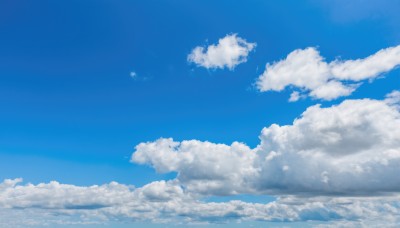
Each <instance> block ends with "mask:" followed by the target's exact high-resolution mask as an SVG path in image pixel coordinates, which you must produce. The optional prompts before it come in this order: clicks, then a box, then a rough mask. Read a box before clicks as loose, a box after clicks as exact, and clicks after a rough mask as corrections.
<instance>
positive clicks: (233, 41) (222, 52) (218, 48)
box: [187, 34, 256, 70]
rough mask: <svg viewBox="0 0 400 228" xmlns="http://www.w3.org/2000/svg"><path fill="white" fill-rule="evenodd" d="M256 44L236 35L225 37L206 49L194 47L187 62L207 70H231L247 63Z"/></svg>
mask: <svg viewBox="0 0 400 228" xmlns="http://www.w3.org/2000/svg"><path fill="white" fill-rule="evenodd" d="M255 47H256V43H249V42H247V41H246V40H245V39H243V38H240V37H238V36H237V34H232V35H226V36H225V37H224V38H221V39H219V41H218V44H216V45H214V44H212V45H209V46H208V47H201V46H198V47H195V48H194V49H193V50H192V52H191V53H190V54H189V55H188V57H187V60H188V61H189V62H192V63H195V64H196V65H197V66H201V67H205V68H207V69H217V68H220V69H223V68H225V67H226V68H228V69H230V70H233V69H234V68H235V67H236V66H237V65H239V64H240V63H244V62H247V56H248V55H249V53H250V52H251V51H252V50H254V48H255Z"/></svg>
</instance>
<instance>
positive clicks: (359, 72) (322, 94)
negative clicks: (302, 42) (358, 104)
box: [256, 46, 400, 101]
mask: <svg viewBox="0 0 400 228" xmlns="http://www.w3.org/2000/svg"><path fill="white" fill-rule="evenodd" d="M398 65H400V46H396V47H390V48H386V49H383V50H380V51H378V52H377V53H375V54H373V55H371V56H369V57H367V58H364V59H356V60H347V61H342V60H334V61H332V62H330V63H328V62H326V61H325V60H324V58H323V57H322V56H321V55H320V53H319V52H318V50H317V49H315V48H312V47H309V48H306V49H298V50H295V51H293V52H291V53H290V54H289V55H288V56H287V57H286V59H283V60H280V61H278V62H274V63H272V64H271V63H267V66H266V70H265V71H264V73H263V74H262V75H260V77H259V78H258V80H257V82H256V85H257V88H258V89H259V90H260V91H262V92H264V91H270V90H272V91H282V90H284V89H285V88H286V87H290V86H292V87H296V88H299V89H300V90H302V91H303V92H305V93H308V95H309V96H311V97H313V98H317V99H324V100H332V99H335V98H338V97H341V96H348V95H350V94H351V93H352V92H353V91H354V90H355V89H356V88H357V87H358V86H359V83H358V82H360V81H362V80H366V79H373V78H376V77H378V76H379V75H381V74H382V73H385V72H388V71H390V70H392V69H393V68H395V67H397V66H398ZM290 100H291V101H295V100H296V99H293V98H291V99H290Z"/></svg>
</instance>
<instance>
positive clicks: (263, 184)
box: [0, 91, 400, 227]
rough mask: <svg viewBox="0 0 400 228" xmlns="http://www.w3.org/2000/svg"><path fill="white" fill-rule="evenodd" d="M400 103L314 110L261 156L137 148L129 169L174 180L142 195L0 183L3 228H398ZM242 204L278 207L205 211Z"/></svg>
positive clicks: (219, 148) (181, 146)
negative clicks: (157, 226) (113, 226)
mask: <svg viewBox="0 0 400 228" xmlns="http://www.w3.org/2000/svg"><path fill="white" fill-rule="evenodd" d="M399 94H400V92H398V91H394V92H392V93H390V94H388V95H387V96H386V98H385V99H383V100H373V99H360V100H346V101H344V102H342V103H341V104H338V105H334V106H331V107H321V106H320V105H314V106H311V107H309V108H308V109H307V110H306V111H305V112H304V113H303V114H302V115H301V116H300V117H299V118H297V119H295V120H294V121H293V123H292V124H291V125H285V126H280V125H277V124H273V125H271V126H269V127H266V128H264V129H263V130H262V132H261V135H260V143H259V145H258V146H257V147H255V148H250V147H248V146H246V145H245V144H243V143H239V142H234V143H232V144H231V145H225V144H215V143H211V142H202V141H198V140H189V141H182V142H175V141H174V140H173V139H159V140H156V141H154V142H146V143H141V144H139V145H137V146H136V151H135V152H134V153H133V155H132V161H133V162H135V163H139V164H147V165H150V166H151V167H153V168H154V169H155V170H156V171H157V172H161V173H168V172H177V177H176V178H174V179H172V180H168V181H155V182H151V183H149V184H147V185H145V186H142V187H134V186H127V185H124V184H119V183H116V182H111V183H109V184H104V185H100V186H98V185H93V186H75V185H66V184H61V183H58V182H56V181H53V182H50V183H40V184H36V185H34V184H22V183H21V182H22V179H14V180H4V181H3V182H2V183H0V212H1V213H0V226H5V227H6V226H9V227H16V226H18V225H20V226H27V225H51V224H93V223H108V222H113V221H118V222H124V221H151V222H157V223H184V224H186V223H215V222H217V223H218V222H242V221H300V222H302V221H304V222H306V221H315V222H317V223H323V224H325V225H332V226H339V225H343V226H350V225H352V226H362V225H365V224H380V223H382V221H385V224H386V225H387V224H393V226H396V225H398V224H399V223H400V221H399V218H400V204H399V203H398V202H399V200H400V198H399V197H400V196H399V194H398V192H399V191H400V179H399V178H397V177H398V174H399V173H400V112H399V111H400V110H399V101H400V99H399V97H400V95H399ZM238 194H251V195H264V194H268V195H274V196H276V197H277V199H276V200H274V201H272V202H266V203H249V202H243V201H239V200H232V201H228V202H207V201H205V199H206V198H207V197H208V196H222V195H238ZM21 209H23V210H21ZM22 212H23V213H22ZM32 218H34V219H32Z"/></svg>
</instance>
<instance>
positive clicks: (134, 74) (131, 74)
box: [129, 71, 137, 79]
mask: <svg viewBox="0 0 400 228" xmlns="http://www.w3.org/2000/svg"><path fill="white" fill-rule="evenodd" d="M129 76H131V78H133V79H136V78H137V74H136V72H134V71H131V73H130V74H129Z"/></svg>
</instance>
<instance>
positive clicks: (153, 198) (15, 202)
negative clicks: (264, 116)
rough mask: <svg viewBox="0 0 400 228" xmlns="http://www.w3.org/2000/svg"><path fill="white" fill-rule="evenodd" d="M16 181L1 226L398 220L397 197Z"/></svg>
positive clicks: (6, 191) (4, 193) (6, 185)
mask: <svg viewBox="0 0 400 228" xmlns="http://www.w3.org/2000/svg"><path fill="white" fill-rule="evenodd" d="M19 181H20V180H17V181H15V180H6V181H5V182H3V187H2V189H1V190H0V205H1V206H0V212H1V213H0V226H1V227H18V226H21V227H26V226H30V225H32V226H52V225H57V224H58V225H63V224H64V225H78V224H103V223H105V224H107V223H109V222H112V221H119V222H125V223H126V222H132V221H151V222H158V223H160V222H161V223H165V222H169V223H175V224H176V223H205V222H206V223H208V222H229V221H231V222H235V221H236V222H241V221H249V220H253V221H254V220H257V221H320V222H325V221H327V222H328V223H327V224H330V222H329V221H333V222H334V223H333V224H335V222H336V221H341V222H346V224H359V223H360V221H362V222H366V223H371V222H375V223H377V224H383V223H384V224H387V223H388V222H390V223H391V224H394V225H396V224H397V225H398V224H399V222H400V220H399V216H400V205H399V203H398V201H399V200H400V198H399V196H385V197H382V196H380V197H355V198H354V197H336V198H335V197H334V198H332V197H312V198H305V197H293V196H286V197H280V198H279V199H277V200H276V201H273V202H270V203H266V204H261V203H246V202H242V201H238V200H233V201H229V202H220V203H215V202H204V201H201V200H199V199H198V198H196V197H193V196H192V195H189V194H187V193H186V192H185V190H184V189H183V188H181V187H180V186H179V185H177V183H176V182H174V181H172V182H171V181H168V182H166V181H157V182H153V183H150V184H148V185H146V186H144V187H142V188H136V189H133V188H132V187H130V186H125V185H121V184H118V183H110V184H107V185H101V186H96V185H94V186H87V187H82V186H74V185H65V184H59V183H56V182H52V183H40V184H37V185H32V184H28V185H20V184H19ZM10 183H11V184H10ZM104 193H106V195H104ZM115 199H117V200H115ZM121 200H122V201H121ZM95 202H97V203H96V205H99V204H104V203H106V204H107V207H92V206H89V207H82V204H85V203H86V204H89V205H93V203H95ZM4 205H7V206H6V207H4ZM42 205H47V206H45V207H42ZM49 205H51V206H49ZM22 209H23V210H22ZM383 221H385V222H383Z"/></svg>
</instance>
